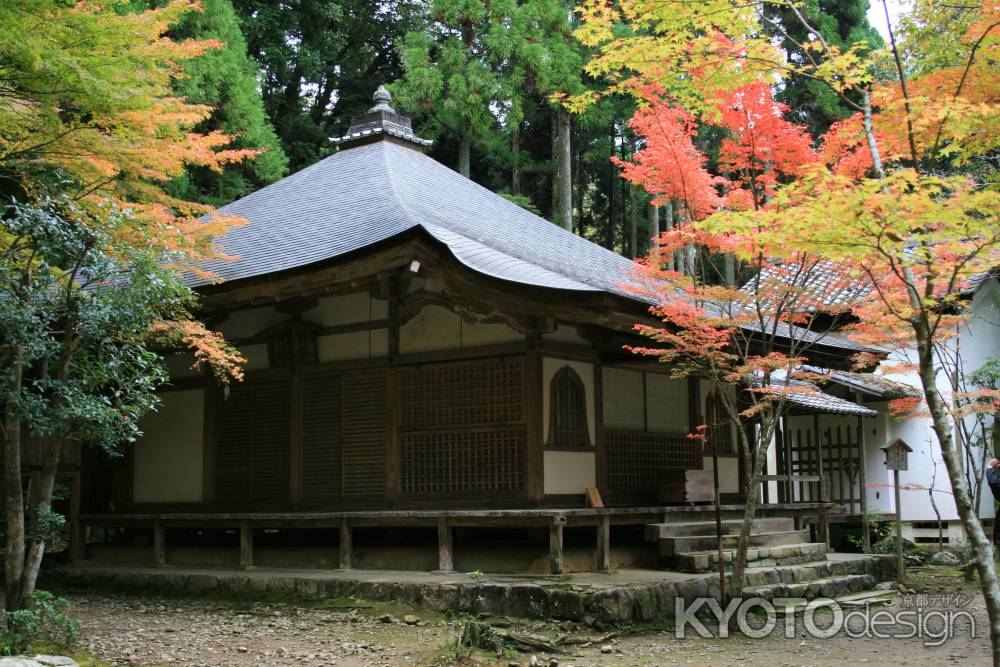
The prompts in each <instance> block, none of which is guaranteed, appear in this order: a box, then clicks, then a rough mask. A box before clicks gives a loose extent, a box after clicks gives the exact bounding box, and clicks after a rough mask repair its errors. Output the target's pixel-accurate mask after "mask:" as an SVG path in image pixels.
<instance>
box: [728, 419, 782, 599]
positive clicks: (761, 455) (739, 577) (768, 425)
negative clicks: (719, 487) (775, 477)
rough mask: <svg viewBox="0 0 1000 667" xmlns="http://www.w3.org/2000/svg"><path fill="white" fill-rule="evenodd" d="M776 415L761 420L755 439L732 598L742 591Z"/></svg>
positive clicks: (735, 562)
mask: <svg viewBox="0 0 1000 667" xmlns="http://www.w3.org/2000/svg"><path fill="white" fill-rule="evenodd" d="M777 420H778V416H777V414H776V413H775V414H769V415H767V416H766V417H765V418H764V419H762V420H761V424H760V431H759V432H758V434H757V437H756V438H755V441H756V442H757V451H756V452H755V453H754V458H753V467H752V468H751V471H750V476H749V479H748V482H747V488H746V497H747V499H746V505H745V506H744V508H743V523H742V524H741V525H740V534H739V537H738V538H737V541H736V553H735V554H734V556H733V574H732V577H731V578H730V580H729V589H730V590H731V591H732V597H734V598H735V597H739V596H740V593H741V592H742V591H743V574H744V573H745V572H746V569H747V552H748V551H749V550H750V533H751V532H752V531H753V521H754V518H755V517H756V514H757V496H758V488H759V487H760V478H761V476H762V475H763V473H764V466H765V465H766V464H767V452H768V449H770V445H771V437H772V436H773V435H774V427H775V424H776V423H777Z"/></svg>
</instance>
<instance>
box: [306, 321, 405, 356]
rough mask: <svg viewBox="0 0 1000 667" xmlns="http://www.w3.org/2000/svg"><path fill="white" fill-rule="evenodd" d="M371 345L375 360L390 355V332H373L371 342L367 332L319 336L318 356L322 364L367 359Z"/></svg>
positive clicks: (384, 330)
mask: <svg viewBox="0 0 1000 667" xmlns="http://www.w3.org/2000/svg"><path fill="white" fill-rule="evenodd" d="M369 345H370V346H371V350H370V352H371V357H372V358H373V359H375V358H378V357H384V356H386V355H387V354H388V353H389V336H388V330H387V329H375V330H373V331H371V337H370V340H369V332H367V331H352V332H350V333H342V334H330V335H327V336H319V337H317V338H316V355H317V357H318V359H319V361H320V362H324V361H347V360H350V359H367V358H368V355H369Z"/></svg>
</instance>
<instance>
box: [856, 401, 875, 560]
mask: <svg viewBox="0 0 1000 667" xmlns="http://www.w3.org/2000/svg"><path fill="white" fill-rule="evenodd" d="M856 396H857V401H858V403H860V402H861V393H860V392H858V393H857V394H856ZM866 458H867V457H866V456H865V418H864V417H862V416H861V415H858V487H859V489H860V492H861V499H860V500H861V537H862V539H863V540H864V543H865V553H866V554H867V553H871V550H872V533H871V527H870V526H869V525H868V491H867V490H866V489H865V485H866V484H867V482H866V480H865V460H866Z"/></svg>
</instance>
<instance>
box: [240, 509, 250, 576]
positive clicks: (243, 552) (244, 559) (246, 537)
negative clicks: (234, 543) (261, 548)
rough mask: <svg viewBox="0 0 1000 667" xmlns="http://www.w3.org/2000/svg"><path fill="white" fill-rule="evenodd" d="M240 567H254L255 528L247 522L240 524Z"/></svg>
mask: <svg viewBox="0 0 1000 667" xmlns="http://www.w3.org/2000/svg"><path fill="white" fill-rule="evenodd" d="M240 567H241V568H243V569H244V570H245V569H248V568H251V567H253V528H251V527H250V522H249V521H246V520H244V521H241V522H240Z"/></svg>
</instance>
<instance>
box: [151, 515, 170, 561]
mask: <svg viewBox="0 0 1000 667" xmlns="http://www.w3.org/2000/svg"><path fill="white" fill-rule="evenodd" d="M166 564H167V539H166V535H165V534H164V531H163V523H161V522H160V521H156V522H154V523H153V565H155V566H157V567H162V566H164V565H166Z"/></svg>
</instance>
